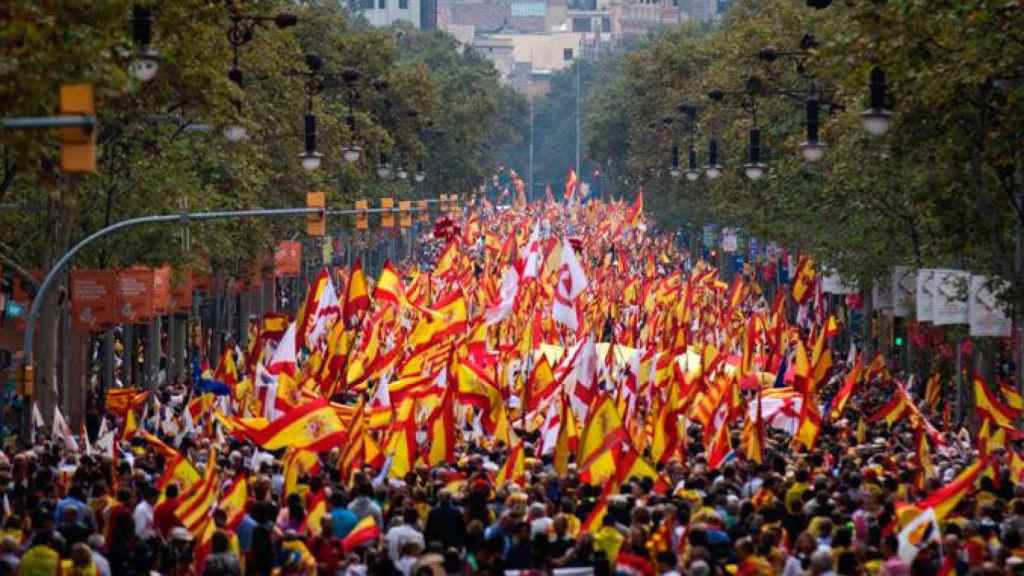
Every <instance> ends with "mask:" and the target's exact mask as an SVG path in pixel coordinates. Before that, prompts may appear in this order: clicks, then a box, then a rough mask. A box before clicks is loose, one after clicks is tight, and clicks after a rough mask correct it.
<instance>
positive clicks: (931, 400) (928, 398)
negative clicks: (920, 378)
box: [924, 372, 942, 411]
mask: <svg viewBox="0 0 1024 576" xmlns="http://www.w3.org/2000/svg"><path fill="white" fill-rule="evenodd" d="M941 398H942V380H940V378H939V373H938V372H936V373H934V374H932V375H931V377H929V378H928V384H927V385H926V386H925V390H924V403H925V405H926V406H928V407H929V408H930V409H931V410H932V411H935V410H938V408H939V400H940V399H941Z"/></svg>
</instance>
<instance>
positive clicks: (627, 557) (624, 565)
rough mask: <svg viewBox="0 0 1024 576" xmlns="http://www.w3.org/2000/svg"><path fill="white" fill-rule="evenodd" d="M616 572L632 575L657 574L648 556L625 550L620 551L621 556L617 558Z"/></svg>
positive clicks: (646, 575)
mask: <svg viewBox="0 0 1024 576" xmlns="http://www.w3.org/2000/svg"><path fill="white" fill-rule="evenodd" d="M615 572H616V573H617V574H629V575H630V576H657V572H655V571H654V566H651V563H650V562H649V561H648V560H647V558H644V557H643V556H637V555H636V554H631V553H629V552H626V551H624V550H623V551H620V552H619V557H618V558H616V559H615Z"/></svg>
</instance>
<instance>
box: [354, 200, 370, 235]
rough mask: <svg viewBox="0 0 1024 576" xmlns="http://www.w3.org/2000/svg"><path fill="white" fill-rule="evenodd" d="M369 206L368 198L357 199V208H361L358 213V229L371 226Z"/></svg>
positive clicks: (365, 228)
mask: <svg viewBox="0 0 1024 576" xmlns="http://www.w3.org/2000/svg"><path fill="white" fill-rule="evenodd" d="M367 207H368V205H367V203H366V200H356V210H360V212H359V213H358V214H356V230H367V229H369V228H370V217H369V216H368V215H367V214H366V209H367Z"/></svg>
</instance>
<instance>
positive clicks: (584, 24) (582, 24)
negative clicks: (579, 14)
mask: <svg viewBox="0 0 1024 576" xmlns="http://www.w3.org/2000/svg"><path fill="white" fill-rule="evenodd" d="M572 31H573V32H590V31H591V30H590V18H573V19H572Z"/></svg>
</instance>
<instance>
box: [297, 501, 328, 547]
mask: <svg viewBox="0 0 1024 576" xmlns="http://www.w3.org/2000/svg"><path fill="white" fill-rule="evenodd" d="M306 508H308V509H309V513H308V514H306V518H305V520H303V521H302V530H301V532H303V533H305V534H310V535H312V536H320V532H321V530H320V523H321V521H322V520H323V518H324V517H325V516H327V497H326V496H324V491H323V490H320V491H319V492H317V493H316V494H314V495H313V497H312V498H311V499H310V500H309V502H307V503H306Z"/></svg>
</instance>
